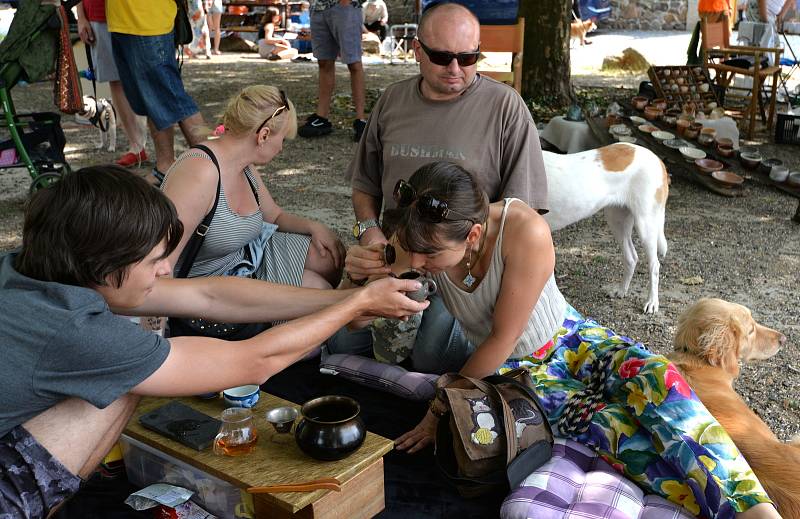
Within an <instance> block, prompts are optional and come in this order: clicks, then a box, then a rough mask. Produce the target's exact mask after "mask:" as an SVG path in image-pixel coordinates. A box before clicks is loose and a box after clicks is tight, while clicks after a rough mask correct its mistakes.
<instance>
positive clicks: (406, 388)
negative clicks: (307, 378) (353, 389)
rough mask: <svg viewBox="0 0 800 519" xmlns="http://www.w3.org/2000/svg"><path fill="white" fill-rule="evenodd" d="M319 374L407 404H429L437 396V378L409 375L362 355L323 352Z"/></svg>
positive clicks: (400, 369)
mask: <svg viewBox="0 0 800 519" xmlns="http://www.w3.org/2000/svg"><path fill="white" fill-rule="evenodd" d="M319 371H320V373H324V374H326V375H341V376H343V377H344V378H346V379H348V380H352V381H353V382H357V383H359V384H363V385H365V386H369V387H372V388H375V389H380V390H381V391H388V392H389V393H393V394H395V395H398V396H401V397H403V398H407V399H409V400H430V399H432V398H433V397H434V395H435V394H436V379H437V378H439V375H432V374H430V373H418V372H416V371H408V370H406V369H403V368H401V367H400V366H396V365H394V364H384V363H382V362H378V361H377V360H374V359H370V358H368V357H364V356H361V355H348V354H344V353H334V354H333V355H327V354H325V353H324V352H323V355H322V362H321V363H320V365H319Z"/></svg>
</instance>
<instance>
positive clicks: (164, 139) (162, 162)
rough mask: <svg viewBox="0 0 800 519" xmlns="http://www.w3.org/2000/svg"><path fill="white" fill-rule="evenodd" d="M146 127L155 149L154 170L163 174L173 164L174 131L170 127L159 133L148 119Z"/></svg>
mask: <svg viewBox="0 0 800 519" xmlns="http://www.w3.org/2000/svg"><path fill="white" fill-rule="evenodd" d="M147 126H148V127H150V135H151V136H152V137H153V146H154V147H155V149H156V168H158V170H159V171H160V172H162V173H165V172H166V171H167V170H168V169H169V167H170V166H172V163H173V162H175V129H174V128H173V127H172V126H170V127H169V128H164V129H163V130H160V131H159V130H157V129H156V126H155V125H154V124H153V121H151V120H150V119H149V118H148V119H147Z"/></svg>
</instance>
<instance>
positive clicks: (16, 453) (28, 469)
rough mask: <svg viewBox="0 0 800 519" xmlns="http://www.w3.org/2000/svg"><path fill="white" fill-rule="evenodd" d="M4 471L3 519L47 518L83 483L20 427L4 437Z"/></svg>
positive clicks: (0, 477) (0, 460)
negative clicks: (22, 518)
mask: <svg viewBox="0 0 800 519" xmlns="http://www.w3.org/2000/svg"><path fill="white" fill-rule="evenodd" d="M0 471H2V472H1V473H0V519H17V518H21V517H24V518H26V519H39V518H44V517H47V515H48V514H49V513H50V510H52V509H53V508H54V507H55V506H56V505H58V504H60V503H61V502H62V501H64V500H65V499H67V498H68V497H70V496H71V495H73V494H74V493H75V492H77V491H78V488H79V487H80V484H81V479H80V478H79V477H78V476H75V475H74V474H72V473H71V472H70V471H68V470H67V469H66V467H64V466H63V465H62V464H61V462H59V461H58V460H57V459H55V458H54V457H53V456H52V455H51V454H50V453H49V452H47V450H46V449H45V448H44V447H42V446H41V445H39V443H38V442H37V441H36V439H34V437H33V436H31V435H30V434H29V433H28V431H26V430H25V429H24V428H23V427H22V426H20V425H18V426H17V427H15V428H13V429H11V431H9V432H8V433H7V434H6V435H5V436H3V437H2V438H0Z"/></svg>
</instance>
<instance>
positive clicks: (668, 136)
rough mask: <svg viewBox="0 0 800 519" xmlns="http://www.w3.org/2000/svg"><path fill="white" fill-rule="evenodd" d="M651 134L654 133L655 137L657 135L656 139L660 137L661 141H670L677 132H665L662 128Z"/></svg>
mask: <svg viewBox="0 0 800 519" xmlns="http://www.w3.org/2000/svg"><path fill="white" fill-rule="evenodd" d="M650 135H652V136H653V137H655V138H656V139H658V140H660V141H668V140H670V139H674V138H675V134H672V133H670V132H664V131H661V130H657V131H654V132H652V133H651V134H650Z"/></svg>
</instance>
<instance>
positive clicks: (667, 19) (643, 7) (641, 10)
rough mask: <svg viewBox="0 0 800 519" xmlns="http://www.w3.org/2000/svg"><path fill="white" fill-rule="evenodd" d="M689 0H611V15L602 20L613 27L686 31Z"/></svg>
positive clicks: (603, 23) (605, 24) (606, 25)
mask: <svg viewBox="0 0 800 519" xmlns="http://www.w3.org/2000/svg"><path fill="white" fill-rule="evenodd" d="M688 3H689V0H611V16H610V17H608V18H607V19H606V20H605V21H603V22H602V25H603V26H605V27H611V28H613V29H637V30H642V31H684V30H686V13H687V10H688Z"/></svg>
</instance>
